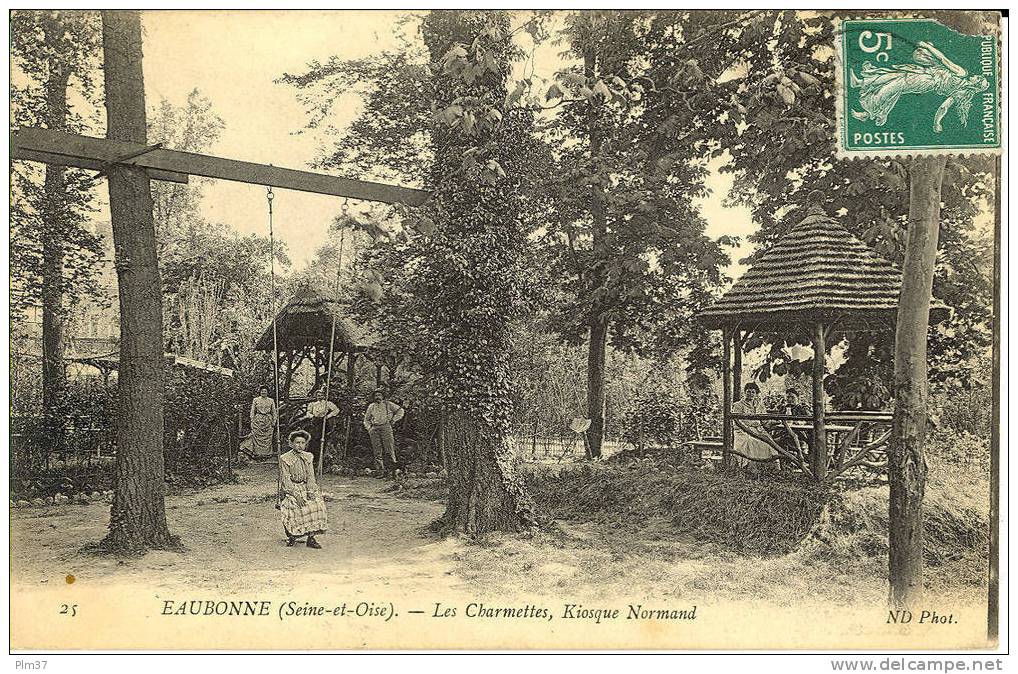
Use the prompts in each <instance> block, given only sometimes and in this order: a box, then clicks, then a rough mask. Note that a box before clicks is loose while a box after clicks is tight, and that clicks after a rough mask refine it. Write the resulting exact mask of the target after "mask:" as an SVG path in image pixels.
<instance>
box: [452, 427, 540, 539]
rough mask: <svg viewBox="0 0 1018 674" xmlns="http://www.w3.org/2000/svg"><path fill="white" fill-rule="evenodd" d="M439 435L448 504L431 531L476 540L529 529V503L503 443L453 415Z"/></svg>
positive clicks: (497, 436)
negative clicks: (443, 448)
mask: <svg viewBox="0 0 1018 674" xmlns="http://www.w3.org/2000/svg"><path fill="white" fill-rule="evenodd" d="M444 430H445V437H446V443H447V445H446V447H447V451H446V452H445V455H446V470H448V472H449V476H448V480H447V482H448V484H449V504H448V506H447V507H446V511H445V514H444V515H442V518H441V519H440V520H438V521H437V522H436V523H435V528H436V529H438V530H439V531H441V532H442V533H451V532H464V533H466V534H467V535H470V536H476V535H478V534H484V533H488V532H491V531H520V530H522V529H525V528H527V527H528V526H530V525H531V524H533V510H534V509H533V503H532V500H531V498H530V494H529V493H528V491H527V487H526V483H525V482H524V481H523V476H522V475H521V474H520V473H519V471H517V470H516V461H515V457H514V456H513V452H512V449H511V448H510V447H509V441H508V438H507V437H505V436H502V435H501V434H499V433H496V432H493V431H492V430H491V429H486V428H484V426H483V422H482V423H478V422H477V420H476V419H475V418H474V417H473V416H472V415H469V414H465V413H463V412H458V411H455V412H450V413H449V414H448V416H447V417H446V420H445V429H444Z"/></svg>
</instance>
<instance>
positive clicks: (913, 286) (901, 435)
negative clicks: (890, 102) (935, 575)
mask: <svg viewBox="0 0 1018 674" xmlns="http://www.w3.org/2000/svg"><path fill="white" fill-rule="evenodd" d="M998 21H999V19H998V18H997V17H993V18H992V19H990V20H989V21H986V22H985V23H984V20H983V17H982V16H981V15H980V14H978V13H963V12H959V13H957V14H954V15H952V16H950V18H949V23H950V24H954V26H955V27H956V28H958V29H961V30H962V31H963V32H968V33H974V34H978V33H980V32H982V30H983V29H989V30H990V31H991V32H992V33H993V34H994V35H996V32H997V29H998V27H999V26H998V23H997V22H998ZM946 164H947V158H946V156H932V157H917V158H914V159H913V160H912V165H911V167H910V172H909V204H908V239H907V244H906V246H905V264H904V266H903V268H902V285H901V297H900V299H899V301H898V322H897V328H896V331H895V339H894V427H893V430H892V433H891V440H890V447H889V450H888V472H889V482H890V491H891V497H890V511H889V517H888V520H889V523H890V531H889V542H890V549H889V556H888V568H889V576H890V599H891V603H892V604H893V605H895V606H898V607H913V606H916V605H918V604H919V602H920V601H921V599H922V596H923V516H922V513H923V497H924V494H925V490H926V457H925V452H924V444H925V439H926V427H927V422H928V410H927V406H928V393H929V385H928V380H927V372H928V364H927V357H926V354H927V334H928V331H929V318H930V301H931V298H932V293H933V277H934V270H935V267H936V258H937V243H938V238H939V234H940V209H941V199H942V195H941V193H942V187H943V181H944V168H945V166H946ZM995 191H996V190H995ZM994 198H996V199H999V198H1000V195H999V194H997V193H995V194H994Z"/></svg>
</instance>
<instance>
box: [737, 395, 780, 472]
mask: <svg viewBox="0 0 1018 674" xmlns="http://www.w3.org/2000/svg"><path fill="white" fill-rule="evenodd" d="M732 412H733V413H734V414H765V413H766V410H764V406H763V401H762V400H761V399H760V387H759V386H757V385H756V384H754V383H753V382H749V383H748V384H746V386H745V387H743V395H742V400H739V401H738V402H736V403H735V404H733V405H732ZM739 423H741V424H744V425H745V426H746V427H747V428H749V429H750V430H752V431H753V432H754V433H756V434H757V435H767V431H766V430H764V427H763V424H761V423H760V421H757V420H749V419H742V420H739V422H738V423H733V433H734V435H735V448H734V449H735V451H736V452H738V453H739V454H742V455H743V456H739V455H738V454H736V455H735V456H733V457H732V458H733V461H734V463H735V465H737V466H744V467H749V468H751V469H752V470H760V469H761V468H762V467H763V466H764V465H765V464H764V463H762V462H758V461H751V460H750V459H769V458H771V457H772V456H774V454H775V452H774V449H773V448H772V447H771V446H770V445H769V444H767V442H766V441H764V440H760V439H758V438H755V437H753V436H752V435H750V434H749V433H747V432H746V431H744V430H742V428H740V427H739ZM745 457H749V458H748V459H747V458H745Z"/></svg>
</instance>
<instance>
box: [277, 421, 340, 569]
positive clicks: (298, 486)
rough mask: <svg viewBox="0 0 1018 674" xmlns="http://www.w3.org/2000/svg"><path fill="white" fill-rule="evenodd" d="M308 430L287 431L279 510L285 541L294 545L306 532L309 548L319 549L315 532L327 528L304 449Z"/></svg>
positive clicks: (319, 491)
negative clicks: (288, 435) (287, 441)
mask: <svg viewBox="0 0 1018 674" xmlns="http://www.w3.org/2000/svg"><path fill="white" fill-rule="evenodd" d="M310 439H311V434H310V433H308V432H307V431H294V432H293V433H290V437H289V441H290V451H288V452H286V453H285V454H283V455H282V456H280V457H279V476H280V484H281V486H282V490H283V498H282V500H281V501H280V503H279V512H280V514H281V516H282V520H283V531H285V532H286V538H287V541H286V544H287V545H288V546H293V544H294V543H296V542H297V539H298V538H300V537H301V536H304V535H306V536H307V546H308V547H309V548H315V549H321V547H322V546H321V545H319V543H318V541H317V540H315V536H317V535H318V534H323V533H325V532H326V530H328V528H329V517H328V512H327V511H326V510H325V500H324V499H323V498H322V492H321V490H320V489H319V488H318V482H317V481H316V480H315V468H314V464H313V463H312V461H313V460H314V458H313V457H312V455H311V453H310V452H306V451H304V449H305V448H306V447H307V444H308V440H310Z"/></svg>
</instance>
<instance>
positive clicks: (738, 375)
mask: <svg viewBox="0 0 1018 674" xmlns="http://www.w3.org/2000/svg"><path fill="white" fill-rule="evenodd" d="M732 352H733V355H734V365H732V402H738V401H740V400H742V328H735V332H734V333H733V335H732Z"/></svg>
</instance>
